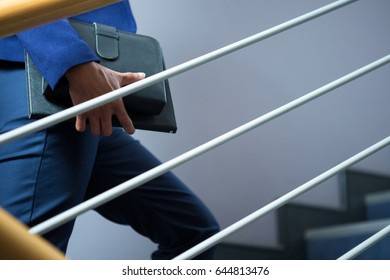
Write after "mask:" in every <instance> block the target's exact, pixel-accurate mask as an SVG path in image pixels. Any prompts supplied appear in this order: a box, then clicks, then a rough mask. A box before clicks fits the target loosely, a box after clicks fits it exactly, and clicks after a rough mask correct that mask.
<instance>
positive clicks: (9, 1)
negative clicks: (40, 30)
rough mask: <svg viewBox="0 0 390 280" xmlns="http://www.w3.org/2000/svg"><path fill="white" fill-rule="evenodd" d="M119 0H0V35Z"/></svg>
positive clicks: (6, 34)
mask: <svg viewBox="0 0 390 280" xmlns="http://www.w3.org/2000/svg"><path fill="white" fill-rule="evenodd" d="M119 1H120V0H33V1H32V0H0V37H6V36H9V35H12V34H16V33H18V32H20V31H23V30H25V29H28V28H32V27H36V26H39V25H42V24H45V23H49V22H53V21H56V20H59V19H62V18H67V17H71V16H75V15H78V14H82V13H85V12H88V11H91V10H94V9H97V8H101V7H103V6H106V5H109V4H112V3H116V2H119Z"/></svg>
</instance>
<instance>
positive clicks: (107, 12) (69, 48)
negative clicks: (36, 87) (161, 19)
mask: <svg viewBox="0 0 390 280" xmlns="http://www.w3.org/2000/svg"><path fill="white" fill-rule="evenodd" d="M73 18H74V19H77V20H80V21H84V22H90V23H92V22H99V23H102V24H107V25H111V26H115V27H116V28H117V29H120V30H124V31H128V32H136V29H137V26H136V23H135V20H134V17H133V14H132V11H131V8H130V4H129V1H128V0H123V1H121V2H118V3H115V4H112V5H109V6H106V7H103V8H100V9H97V10H94V11H91V12H88V13H85V14H82V15H79V16H76V17H73ZM24 50H27V52H28V53H29V55H30V56H31V58H32V59H33V61H34V63H35V64H36V66H37V67H38V69H39V70H40V71H41V72H42V75H43V76H44V77H45V78H46V80H47V81H48V83H49V85H50V86H51V87H54V86H55V85H56V84H57V83H58V81H59V80H60V79H61V77H62V76H63V75H64V74H65V73H66V71H67V70H68V69H70V68H71V67H72V66H75V65H78V64H81V63H85V62H90V61H99V59H98V58H97V57H96V56H95V54H94V53H93V51H92V50H91V49H90V48H89V47H88V46H87V45H86V44H85V43H84V42H83V41H82V40H81V39H80V38H79V37H78V35H77V33H76V32H75V31H74V29H73V28H72V26H71V25H70V24H69V22H68V20H61V21H58V22H55V23H51V24H47V25H44V26H41V27H38V28H33V29H30V30H27V31H24V32H21V33H19V34H16V35H13V36H10V37H7V38H4V39H0V59H2V60H8V61H17V62H23V61H24Z"/></svg>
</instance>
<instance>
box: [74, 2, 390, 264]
mask: <svg viewBox="0 0 390 280" xmlns="http://www.w3.org/2000/svg"><path fill="white" fill-rule="evenodd" d="M329 3H332V1H329V0H328V1H325V0H317V1H312V0H294V1H290V0H272V1H265V0H243V1H231V0H197V1H189V0H168V1H161V0H149V1H145V0H132V5H133V10H134V13H135V15H136V18H137V21H138V26H139V33H141V34H147V35H151V36H154V37H156V38H157V39H159V41H160V43H161V45H162V47H163V49H164V52H165V58H166V61H167V64H168V67H172V66H175V65H177V64H180V63H182V62H185V61H187V60H189V59H192V58H195V57H197V56H199V55H202V54H205V53H207V52H209V51H213V50H215V49H217V48H220V47H223V46H224V45H227V44H229V43H233V42H235V41H237V40H239V39H242V38H244V37H246V36H250V35H253V34H255V33H257V32H260V31H263V30H265V29H267V28H270V27H272V26H274V25H276V24H279V23H282V22H284V21H287V20H289V19H292V18H294V17H296V16H299V15H302V14H304V13H306V12H309V11H311V10H314V9H316V8H319V7H321V6H323V5H326V4H329ZM389 11H390V2H389V1H388V0H370V1H369V0H361V1H358V2H357V3H354V4H352V5H350V6H348V7H346V8H343V9H341V10H338V11H335V12H333V13H331V14H329V15H325V16H323V17H321V18H319V19H316V20H314V21H312V22H309V23H306V24H304V25H302V26H299V27H296V28H294V29H293V30H291V31H288V32H285V33H282V34H279V35H277V36H275V37H273V38H270V39H267V40H266V41H263V42H261V43H259V44H257V45H254V46H251V47H249V48H246V49H244V50H241V51H239V52H237V53H234V54H231V55H229V56H227V57H224V58H222V59H220V60H218V61H215V62H212V63H210V64H207V65H205V66H202V67H200V68H197V69H195V70H192V71H191V72H187V73H184V74H182V75H180V76H178V77H174V78H172V79H171V80H170V83H171V87H172V92H173V98H174V102H175V108H176V115H177V121H178V125H179V130H178V132H177V134H176V135H168V134H161V133H153V132H145V131H138V132H137V133H136V135H135V137H137V138H139V139H141V140H142V141H143V142H144V144H145V145H146V146H148V147H149V148H150V149H151V150H152V151H154V152H155V154H156V155H157V156H158V157H159V158H160V159H161V160H162V161H166V160H169V159H171V158H173V157H175V156H177V155H179V154H181V153H183V152H186V151H188V150H190V149H192V148H194V147H196V146H198V145H200V144H203V143H205V142H207V141H209V140H211V139H213V138H214V137H216V136H219V135H221V134H223V133H225V132H227V131H229V130H231V129H233V128H236V127H237V126H239V125H241V124H244V123H245V122H247V121H250V120H252V119H254V118H256V117H258V116H261V115H263V114H265V113H267V112H269V111H271V110H273V109H275V108H277V107H279V106H281V105H283V104H285V103H287V102H289V101H292V100H294V99H295V98H298V97H300V96H302V95H304V94H306V93H308V92H310V91H312V90H314V89H316V88H318V87H321V86H322V85H324V84H326V83H328V82H331V81H333V80H335V79H337V78H339V77H341V76H342V75H345V74H347V73H349V72H351V71H353V70H355V69H357V68H359V67H361V66H364V65H365V64H367V63H370V62H372V61H374V60H376V59H378V58H380V57H382V56H384V55H387V54H388V52H389V50H390V38H389V27H390V17H389V16H388V13H389ZM389 74H390V68H389V66H385V67H383V68H381V69H380V70H377V71H375V72H373V73H371V74H369V75H367V76H365V77H363V78H361V79H359V80H357V81H354V82H353V83H350V84H348V85H346V86H343V87H342V88H339V89H337V90H334V91H333V92H331V93H330V94H328V95H326V96H323V97H321V98H320V99H318V100H316V101H314V102H312V103H310V104H307V105H305V106H304V107H301V108H300V109H297V110H296V111H294V112H290V113H288V114H287V115H285V116H283V117H281V118H279V119H277V120H275V121H273V122H271V123H268V124H266V125H264V126H262V127H260V128H258V129H256V130H255V131H252V132H250V133H248V134H247V135H245V136H243V137H241V138H239V139H236V140H234V141H232V142H230V143H228V144H226V145H224V146H222V147H220V148H218V149H216V150H214V151H212V152H210V153H208V154H206V155H203V156H201V157H199V158H197V159H195V160H193V161H191V162H190V163H187V164H186V165H184V166H182V167H179V168H177V169H175V170H174V171H175V172H176V173H177V175H179V176H180V177H181V178H182V179H183V180H184V181H185V182H186V183H188V185H189V186H190V187H191V188H192V189H193V190H194V191H195V192H196V193H197V194H199V196H200V197H201V198H202V199H203V200H204V201H205V202H206V203H207V204H208V205H209V207H210V208H211V209H212V211H213V212H214V213H215V215H216V217H217V218H218V220H219V222H220V224H221V226H222V228H224V227H226V226H228V225H230V224H231V223H233V222H235V221H237V220H239V219H241V218H242V217H244V216H246V215H248V214H250V213H251V212H253V211H255V210H257V209H258V208H260V207H262V206H264V205H266V204H267V203H269V202H271V201H272V200H274V199H275V198H277V197H279V196H281V195H283V194H285V193H286V192H288V191H290V190H292V189H293V188H295V187H297V186H299V185H301V184H303V183H305V182H306V181H308V180H310V179H312V178H313V177H315V176H317V175H319V174H320V173H322V172H324V171H326V170H327V169H329V168H331V167H332V166H334V165H335V164H337V163H339V162H341V161H343V160H345V159H346V158H348V157H350V156H352V155H353V154H355V153H357V152H359V151H361V150H362V149H364V148H366V147H368V146H370V145H372V144H374V143H375V142H377V141H379V140H381V139H382V138H384V137H386V136H387V135H388V134H389V127H390V112H389V109H388V107H389V101H390V97H389V94H388V92H389V89H390V81H389V80H390V79H389ZM389 165H390V150H389V149H384V150H383V151H381V152H380V153H378V154H376V155H374V156H371V157H369V158H368V159H366V160H364V161H363V162H361V163H359V164H357V165H356V166H354V168H355V169H361V170H365V171H370V172H374V173H378V174H386V175H390V168H389ZM337 182H338V181H337V178H334V179H331V180H329V181H328V182H326V183H324V184H322V185H321V186H319V187H318V188H316V189H314V190H312V191H310V192H308V193H307V194H305V195H303V196H302V197H299V198H298V199H296V200H295V201H298V202H301V203H306V204H315V205H321V206H325V207H332V208H337V207H340V195H339V191H340V186H339V185H338V183H337ZM227 241H229V242H233V243H239V244H249V245H254V246H260V245H261V246H269V247H275V246H277V245H278V244H277V227H276V222H275V215H274V214H269V215H267V216H266V217H264V218H263V219H261V220H260V221H258V222H256V223H254V224H252V225H251V226H250V227H248V228H246V229H244V230H242V231H240V232H239V233H237V234H235V235H233V236H231V237H229V239H228V240H227ZM154 247H155V245H154V244H152V243H150V242H149V241H148V240H146V239H145V238H143V237H140V236H138V235H136V234H135V233H133V232H132V231H130V232H129V231H128V230H127V229H125V228H124V227H122V226H117V225H114V224H111V223H109V222H107V221H104V220H103V219H101V218H100V217H98V216H97V215H96V214H94V213H87V214H85V215H83V216H81V217H80V218H79V219H78V221H77V225H76V228H75V232H74V234H73V236H72V239H71V243H70V248H69V256H70V257H71V258H74V259H83V258H87V259H88V258H89V259H100V258H103V259H110V258H114V259H116V258H118V259H125V258H130V259H147V258H148V257H149V255H150V252H152V251H153V250H154Z"/></svg>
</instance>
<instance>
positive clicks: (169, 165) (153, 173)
mask: <svg viewBox="0 0 390 280" xmlns="http://www.w3.org/2000/svg"><path fill="white" fill-rule="evenodd" d="M389 62H390V55H388V56H385V57H383V58H381V59H379V60H377V61H374V62H373V63H371V64H368V65H366V66H364V67H362V68H360V69H358V70H356V71H354V72H352V73H350V74H348V75H345V76H343V77H341V78H339V79H337V80H335V81H333V82H331V83H329V84H327V85H324V86H323V87H320V88H319V89H316V90H314V91H312V92H310V93H308V94H306V95H304V96H302V97H300V98H298V99H296V100H294V101H292V102H290V103H287V104H285V105H284V106H281V107H279V108H277V109H275V110H273V111H271V112H269V113H268V114H265V115H263V116H261V117H259V118H257V119H255V120H253V121H250V122H248V123H246V124H244V125H242V126H240V127H238V128H236V129H234V130H231V131H229V132H227V133H225V134H223V135H221V136H219V137H217V138H215V139H213V140H211V141H209V142H207V143H205V144H203V145H201V146H199V147H197V148H194V149H193V150H190V151H188V152H186V153H184V154H182V155H180V156H178V157H176V158H174V159H171V160H169V161H167V162H165V163H163V164H161V165H159V166H157V167H155V168H153V169H151V170H149V171H147V172H145V173H143V174H141V175H139V176H137V177H135V178H133V179H131V180H129V181H127V182H124V183H122V184H120V185H118V186H116V187H114V188H112V189H110V190H108V191H106V192H104V193H102V194H100V195H97V196H95V197H93V198H91V199H89V200H87V201H85V202H83V203H81V204H79V205H77V206H75V207H73V208H71V209H69V210H67V211H65V212H63V213H61V214H58V215H57V216H55V217H53V218H51V219H48V220H47V221H45V222H42V223H41V224H39V225H36V226H35V227H32V228H31V229H30V232H31V233H34V234H44V233H46V232H48V231H50V230H52V229H54V228H56V227H58V226H60V225H62V224H64V223H66V222H68V221H70V220H72V219H74V218H76V217H77V216H78V215H80V214H82V213H85V212H86V211H88V210H92V209H94V208H96V207H99V206H101V205H103V204H104V203H106V202H108V201H110V200H112V199H115V198H117V197H119V196H121V195H122V194H124V193H126V192H128V191H130V190H132V189H134V188H136V187H138V186H140V185H142V184H144V183H146V182H148V181H150V180H153V179H154V178H156V177H158V176H160V175H161V174H164V173H166V172H168V171H170V170H172V169H173V168H175V167H178V166H180V165H182V164H184V163H186V162H187V161H189V160H191V159H194V158H195V157H198V156H200V155H202V154H204V153H206V152H208V151H210V150H212V149H214V148H216V147H218V146H220V145H222V144H224V143H226V142H228V141H230V140H232V139H234V138H236V137H238V136H240V135H242V134H244V133H247V132H248V131H251V130H252V129H254V128H256V127H258V126H260V125H262V124H265V123H267V122H269V121H271V120H273V119H275V118H277V117H279V116H281V115H283V114H285V113H287V112H289V111H291V110H293V109H295V108H297V107H299V106H302V105H304V104H306V103H307V102H309V101H311V100H313V99H316V98H318V97H320V96H322V95H324V94H325V93H327V92H329V91H331V90H334V89H336V88H338V87H340V86H342V85H344V84H346V83H348V82H351V81H353V80H355V79H357V78H359V77H361V76H362V75H365V74H367V73H369V72H371V71H373V70H375V69H377V68H379V67H381V66H383V65H386V64H387V63H389Z"/></svg>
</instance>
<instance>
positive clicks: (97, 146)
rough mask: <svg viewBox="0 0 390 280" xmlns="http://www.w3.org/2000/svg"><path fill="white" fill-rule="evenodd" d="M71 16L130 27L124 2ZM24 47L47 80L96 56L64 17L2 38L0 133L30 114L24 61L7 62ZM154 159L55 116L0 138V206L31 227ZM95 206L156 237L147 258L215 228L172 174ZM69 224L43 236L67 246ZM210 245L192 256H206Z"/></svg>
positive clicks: (131, 143)
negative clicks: (48, 123)
mask: <svg viewBox="0 0 390 280" xmlns="http://www.w3.org/2000/svg"><path fill="white" fill-rule="evenodd" d="M76 18H77V19H79V20H84V21H87V22H93V21H97V22H101V23H105V24H111V25H114V26H116V27H117V28H118V29H122V30H127V31H132V32H135V31H136V24H135V21H134V18H133V16H132V14H131V10H130V6H129V4H128V2H127V1H123V2H120V3H118V4H115V5H112V6H110V7H106V8H102V9H99V10H97V11H93V12H90V13H87V14H84V15H80V16H78V17H76ZM24 48H26V49H27V51H28V52H29V53H30V55H31V56H32V58H33V59H34V62H35V63H36V64H37V65H38V67H39V68H40V70H41V71H42V72H43V74H44V76H45V78H46V79H48V80H49V82H50V84H51V85H52V86H53V85H55V84H56V82H57V81H58V79H59V78H60V77H61V76H62V75H63V74H64V73H65V71H66V70H67V69H68V68H70V67H72V66H73V65H77V64H80V63H83V62H86V61H94V60H96V57H95V56H94V55H93V53H92V52H91V50H90V49H89V48H88V47H87V46H86V45H85V44H84V43H83V41H81V40H80V39H79V38H78V37H77V35H76V34H75V32H74V31H73V29H72V28H71V26H70V25H69V22H67V20H62V21H59V22H56V23H53V24H49V25H46V26H42V27H39V28H35V29H32V30H29V31H26V32H23V33H21V34H17V35H15V36H12V37H9V38H6V39H2V40H0V58H1V59H2V60H0V133H4V132H6V131H9V130H12V129H15V128H17V127H20V126H22V125H25V124H28V123H31V122H32V121H33V120H31V119H29V118H28V113H27V95H26V84H25V73H24V72H25V70H24V64H22V63H19V64H15V63H5V60H7V61H19V62H21V61H23V49H24ZM10 65H11V66H10ZM159 164H160V162H159V160H158V159H157V158H156V157H154V156H153V155H152V154H151V153H150V152H149V151H148V150H147V149H146V148H145V147H144V146H142V144H141V143H140V142H139V141H136V140H135V139H133V138H132V137H131V136H130V135H128V134H126V133H125V132H124V130H123V129H120V128H115V129H114V130H113V133H112V135H111V136H108V137H99V136H93V135H92V134H91V133H90V131H89V130H86V131H85V132H83V133H79V132H77V131H76V130H75V128H74V124H72V123H61V124H58V125H55V126H53V127H51V128H49V129H46V130H43V131H40V132H37V133H34V134H32V135H29V136H25V137H23V138H20V139H18V140H16V141H13V142H11V143H8V144H5V145H0V178H1V179H0V207H3V208H5V209H6V210H7V211H8V212H10V213H11V214H12V215H14V216H15V217H17V218H18V219H19V220H20V221H22V222H23V223H25V224H26V225H28V226H30V227H31V226H34V225H36V224H38V223H40V222H42V221H44V220H46V219H48V218H50V217H53V216H54V215H56V214H58V213H60V212H62V211H64V210H66V209H69V208H71V207H73V206H75V205H77V204H79V203H81V202H83V201H85V200H86V199H88V198H91V197H93V196H95V195H98V194H99V193H102V192H104V191H106V190H108V189H110V188H112V187H114V186H116V185H118V184H120V183H122V182H124V181H127V180H129V179H131V178H133V177H135V176H137V175H139V174H141V173H143V172H145V171H147V170H149V169H151V168H153V167H155V166H157V165H159ZM96 211H97V212H98V213H100V214H101V215H102V216H104V217H106V218H107V219H109V220H111V221H113V222H115V223H120V224H124V225H128V226H130V227H132V228H134V229H135V230H136V231H137V232H138V233H140V234H142V235H144V236H146V237H148V238H150V239H151V240H152V241H153V242H155V243H156V244H158V248H157V249H156V251H155V252H154V253H153V255H152V256H151V257H152V258H153V259H170V258H173V257H175V256H176V255H178V254H180V253H181V252H183V251H185V250H187V249H189V248H191V247H192V246H194V245H195V244H197V243H199V242H201V241H202V240H204V239H206V238H208V237H210V236H211V235H213V234H214V233H216V232H217V231H218V224H217V221H216V220H215V218H214V217H213V215H212V214H211V212H210V211H209V209H208V208H207V207H206V206H205V204H204V203H203V202H202V201H201V200H199V198H198V197H197V196H196V195H195V194H194V193H193V192H192V191H191V190H190V189H188V188H187V186H185V185H184V184H183V183H182V182H181V181H180V180H179V179H178V178H177V177H176V176H175V175H173V174H172V173H166V174H164V175H162V176H160V177H158V178H156V179H154V180H152V181H151V182H148V183H146V184H144V185H142V186H140V187H138V188H136V189H135V190H132V191H130V192H129V193H127V194H125V195H123V196H121V197H119V198H116V199H115V200H113V201H111V202H109V203H106V204H104V205H103V206H101V207H99V208H98V209H96ZM73 224H74V221H72V222H69V223H67V224H65V225H63V226H61V227H60V228H58V229H55V230H53V231H51V232H49V233H47V234H45V235H44V237H45V238H47V239H48V240H49V241H50V242H52V243H53V244H54V245H55V246H57V247H58V248H59V249H61V250H63V251H64V252H65V251H66V248H67V243H68V240H69V238H70V235H71V232H72V229H73ZM91 234H93V232H91ZM113 238H115V237H113ZM213 250H214V249H210V250H207V251H206V252H204V253H202V254H201V255H199V256H198V258H200V259H210V258H212V255H213Z"/></svg>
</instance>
